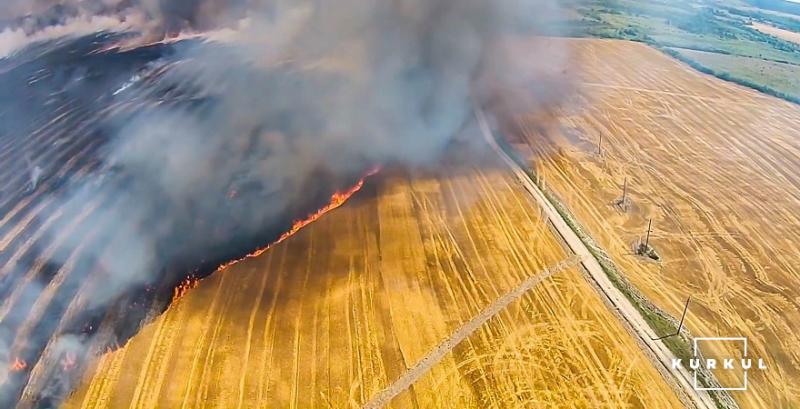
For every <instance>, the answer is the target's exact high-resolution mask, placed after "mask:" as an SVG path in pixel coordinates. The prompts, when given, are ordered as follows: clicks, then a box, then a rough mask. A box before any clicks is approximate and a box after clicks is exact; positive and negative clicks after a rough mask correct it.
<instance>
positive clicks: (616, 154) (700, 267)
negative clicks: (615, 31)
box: [509, 39, 800, 408]
mask: <svg viewBox="0 0 800 409" xmlns="http://www.w3.org/2000/svg"><path fill="white" fill-rule="evenodd" d="M554 41H564V42H570V45H572V46H574V47H575V48H576V49H577V50H578V54H579V56H580V57H579V58H580V59H581V60H582V62H583V64H581V66H582V70H583V71H582V72H580V73H576V75H577V76H578V77H579V80H580V83H581V87H580V88H581V92H580V94H581V95H580V97H579V98H578V101H577V102H576V105H573V106H572V108H570V109H563V110H562V111H561V112H557V113H555V114H554V115H552V116H551V117H549V118H543V117H541V116H540V117H532V116H525V115H520V116H517V117H516V118H515V123H514V126H513V127H510V128H509V135H513V136H512V139H514V140H512V142H514V143H516V144H518V145H517V146H519V147H520V148H521V149H522V151H523V152H525V153H526V154H527V155H529V156H530V158H531V161H532V163H533V164H534V166H535V168H536V170H537V172H538V173H539V174H540V175H541V177H542V178H543V179H544V183H545V184H546V185H547V186H548V188H549V189H550V190H551V191H553V192H554V194H555V195H557V196H558V197H559V198H560V200H562V201H563V202H564V203H565V204H566V205H567V206H568V207H569V209H570V210H571V211H572V213H573V214H574V215H575V216H576V218H577V220H579V221H580V222H581V223H582V224H583V226H584V228H585V229H586V230H587V231H588V232H589V233H590V234H591V235H592V236H593V237H594V239H595V240H596V241H597V242H598V243H599V244H600V245H601V246H602V247H603V248H605V250H606V251H607V252H608V253H609V254H610V255H611V257H612V258H613V260H614V262H615V263H616V264H617V266H618V267H619V268H620V270H621V271H622V272H623V273H624V274H625V275H626V276H627V278H628V279H629V280H630V281H631V282H632V283H633V284H634V285H635V286H636V287H638V289H639V290H640V291H641V292H642V293H643V294H644V295H645V296H646V297H648V298H649V299H651V300H652V301H654V302H655V304H657V305H658V306H659V307H661V308H662V309H664V310H666V311H667V312H669V313H670V314H672V315H673V316H675V317H680V314H681V311H682V309H683V305H684V302H685V300H686V297H687V296H691V297H692V303H691V306H690V309H689V315H688V318H687V325H688V328H689V330H690V331H691V332H692V334H693V335H694V336H702V337H714V336H722V337H726V336H744V337H747V338H748V339H749V350H748V351H749V352H748V356H753V357H759V358H764V359H765V361H766V363H767V366H768V369H767V370H765V371H751V372H750V379H749V380H750V382H749V390H747V391H742V392H732V396H733V397H734V398H735V399H736V400H737V401H738V403H739V404H740V405H741V406H742V407H746V408H777V407H795V406H798V405H800V369H799V368H800V286H798V282H799V280H800V268H799V267H798V263H797V255H798V254H800V244H798V241H799V240H800V220H798V217H797V215H798V214H800V178H799V177H798V176H797V171H796V169H797V166H798V165H799V164H800V134H799V133H798V131H797V130H798V129H800V108H798V106H796V105H793V104H791V103H788V102H785V101H782V100H779V99H777V98H772V97H768V96H765V95H763V94H759V93H758V92H755V91H753V90H750V89H747V88H744V87H740V86H736V85H733V84H730V83H727V82H724V81H721V80H718V79H716V78H713V77H711V76H706V75H703V74H700V73H697V72H695V71H693V70H692V69H690V68H689V67H688V66H686V65H684V64H682V63H679V62H677V61H675V60H672V59H670V58H669V57H667V56H666V55H664V54H662V53H660V52H659V51H657V50H654V49H652V48H649V47H647V46H645V45H643V44H638V43H631V42H624V41H608V40H578V39H574V40H568V39H559V40H554ZM576 106H577V108H575V107H576ZM545 124H546V125H545ZM512 128H513V129H512ZM601 135H602V139H603V142H602V153H601V154H598V152H597V143H598V141H599V139H600V137H601ZM626 178H627V179H628V194H629V196H628V197H629V198H630V199H631V201H632V206H631V208H630V210H628V211H627V212H624V211H622V210H620V209H619V208H617V207H615V206H614V205H613V203H614V202H615V201H616V200H618V199H619V198H620V197H621V195H622V190H623V183H624V181H625V179H626ZM650 218H652V219H653V225H654V232H653V234H652V236H651V244H652V245H653V246H654V247H655V249H656V250H657V251H658V253H659V254H660V255H661V256H662V260H661V262H660V263H655V262H650V261H644V260H642V259H641V258H638V257H636V256H634V255H633V254H632V248H633V243H635V242H636V241H637V240H639V239H640V238H641V237H642V236H643V235H644V233H645V229H646V228H647V222H648V219H650ZM711 350H712V351H713V352H720V351H716V350H715V348H711ZM736 386H738V385H736Z"/></svg>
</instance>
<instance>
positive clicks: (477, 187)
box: [65, 157, 680, 408]
mask: <svg viewBox="0 0 800 409" xmlns="http://www.w3.org/2000/svg"><path fill="white" fill-rule="evenodd" d="M471 162H473V165H469V166H467V165H455V164H452V163H451V164H448V165H446V166H444V167H443V169H446V170H439V171H429V172H415V173H412V174H408V173H406V172H400V171H388V172H384V174H383V175H380V176H378V177H377V178H376V179H374V180H373V181H371V182H370V183H368V185H367V186H366V187H365V188H364V190H362V191H361V192H359V194H358V195H357V196H356V197H354V198H353V199H351V201H350V202H348V203H347V204H345V205H344V206H343V207H341V208H339V209H337V210H335V211H333V212H331V213H330V214H328V215H326V216H325V217H323V218H322V219H321V220H319V221H317V222H316V223H314V224H312V225H310V226H308V227H307V228H306V229H304V230H302V231H300V232H299V233H298V234H297V235H295V236H293V237H292V238H290V239H289V240H287V241H285V242H283V243H281V244H279V245H278V246H276V247H274V248H273V249H271V250H269V251H268V252H266V253H264V254H263V255H261V256H259V257H256V258H251V259H248V260H245V261H243V262H240V263H238V264H235V265H234V266H232V267H229V268H228V269H226V270H224V271H219V272H217V273H215V274H214V275H212V276H211V277H209V278H208V279H206V280H204V281H202V282H201V283H200V284H199V286H198V287H197V288H195V289H193V290H191V291H189V292H188V294H187V295H185V296H184V297H182V298H181V299H180V300H179V301H177V302H176V303H174V304H173V305H172V306H171V307H170V308H169V310H168V311H167V312H166V313H165V314H164V315H162V316H161V317H159V318H158V319H157V320H155V321H154V322H153V323H151V324H149V325H147V326H146V327H145V328H144V329H143V330H142V331H141V332H140V333H139V334H138V335H137V336H135V337H134V338H133V339H132V340H131V341H130V342H129V343H128V344H127V345H126V346H124V347H123V348H121V349H119V350H117V351H115V352H113V353H108V354H105V355H103V356H102V357H101V358H100V359H99V361H98V363H97V365H96V368H91V369H89V370H88V371H87V373H86V376H85V379H84V382H83V383H82V385H81V386H80V387H79V388H78V390H77V391H76V392H74V393H73V394H72V396H71V398H70V399H69V401H68V402H67V403H66V405H65V407H67V408H105V407H114V408H117V407H131V408H156V407H158V408H202V407H226V408H241V407H248V408H249V407H287V408H310V407H336V408H340V407H359V406H361V405H363V404H364V403H365V402H367V401H368V400H369V399H370V398H371V397H372V396H373V395H375V394H377V393H378V392H380V391H381V390H382V389H384V388H386V387H387V386H388V385H389V384H390V383H391V382H392V381H394V380H395V379H397V378H398V377H399V376H400V375H401V374H402V373H403V372H404V371H405V370H406V368H408V367H411V366H412V365H413V364H414V363H416V362H417V361H418V360H420V359H421V358H423V357H424V356H426V354H428V353H429V351H430V350H431V349H433V348H434V347H435V346H436V345H437V344H438V343H439V342H440V341H442V340H443V339H445V338H446V337H447V336H448V335H449V334H450V333H451V332H453V331H454V330H455V329H456V328H457V327H458V326H459V325H460V324H462V323H464V322H466V321H468V320H469V319H470V318H471V317H473V316H474V315H476V314H477V313H478V312H480V310H481V309H482V308H483V307H485V306H486V305H488V304H489V303H491V302H492V301H493V300H494V299H496V298H497V297H499V296H500V295H502V294H503V293H505V292H506V291H508V290H510V289H511V288H513V287H515V286H516V285H518V284H519V283H520V282H521V281H523V280H524V279H525V278H527V277H529V276H531V275H535V274H538V273H539V272H541V271H542V270H543V269H545V268H546V267H548V266H550V265H552V264H554V263H556V262H558V261H560V260H563V259H565V258H566V257H568V255H567V254H565V251H564V250H563V249H562V248H561V245H560V244H559V243H558V242H557V241H556V239H555V238H554V237H555V236H554V235H553V233H552V232H551V231H550V230H549V228H548V226H547V223H546V221H545V220H543V219H542V217H541V216H540V215H539V210H538V209H537V208H536V207H535V204H534V203H533V202H532V201H531V200H530V198H529V197H528V196H527V195H526V193H525V192H524V191H523V190H522V189H521V188H520V187H519V186H518V185H517V184H516V182H515V180H514V177H513V176H512V174H511V173H510V172H509V171H508V170H506V169H504V168H502V167H501V165H498V163H497V161H496V159H490V158H486V157H484V158H483V159H481V160H480V162H481V163H480V164H474V163H475V162H474V161H471ZM565 405H566V406H569V407H584V408H590V407H591V408H594V407H640V408H644V407H647V408H654V407H658V408H672V407H680V402H679V401H678V399H677V398H676V396H675V395H674V393H673V392H672V390H671V389H670V387H669V386H668V385H667V383H666V382H665V381H664V380H663V379H662V378H661V377H660V375H659V373H658V372H657V371H656V370H655V369H654V367H653V366H652V364H651V363H650V361H649V360H648V359H647V357H646V356H645V355H644V354H643V353H642V352H641V350H640V348H639V346H638V345H637V344H636V343H635V342H634V341H633V339H632V338H631V337H630V336H629V335H628V334H627V333H626V332H625V330H624V329H623V327H622V326H621V324H620V323H619V322H618V321H617V319H616V318H615V317H614V316H613V315H612V314H611V313H610V312H609V311H608V310H607V308H606V306H605V305H604V304H603V302H602V301H601V299H600V298H599V296H598V295H596V293H595V292H594V290H593V289H592V288H591V287H590V286H589V285H588V284H587V282H586V281H585V279H584V278H583V276H582V274H581V273H580V272H579V271H578V270H577V268H574V267H573V268H572V269H569V270H566V271H564V272H562V273H559V274H558V275H556V276H554V277H553V278H550V279H548V280H547V281H545V282H544V283H542V284H540V285H539V286H538V287H536V288H535V289H533V290H532V291H530V292H528V293H526V294H525V295H524V296H523V297H522V298H521V299H520V300H519V301H518V302H515V303H513V304H512V305H511V306H510V307H509V308H507V309H505V310H504V311H503V312H501V313H500V314H499V315H497V316H495V317H494V318H493V319H491V320H490V321H489V322H488V323H487V324H486V325H484V326H483V327H481V329H480V330H479V331H477V332H475V333H473V334H472V335H471V336H470V337H469V338H468V339H467V341H465V342H463V343H461V344H460V345H458V346H457V347H456V348H455V349H454V350H453V351H452V352H450V353H448V355H447V356H446V357H445V359H444V360H443V361H441V362H440V363H439V364H437V365H435V366H434V367H433V368H432V370H431V371H430V372H428V373H427V374H426V375H425V376H423V377H422V379H421V380H420V381H419V382H417V383H415V384H414V385H412V387H411V388H409V389H407V390H405V391H404V392H403V393H401V394H400V395H399V396H397V398H395V399H394V400H392V401H391V402H390V406H392V407H398V408H406V407H418V408H433V407H441V408H455V407H458V408H467V407H475V408H477V407H481V408H492V407H503V408H505V407H537V408H541V407H565Z"/></svg>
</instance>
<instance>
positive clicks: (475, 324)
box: [364, 256, 580, 409]
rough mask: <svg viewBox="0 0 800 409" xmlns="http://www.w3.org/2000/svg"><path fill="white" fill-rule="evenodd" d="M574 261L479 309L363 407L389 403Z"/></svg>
mask: <svg viewBox="0 0 800 409" xmlns="http://www.w3.org/2000/svg"><path fill="white" fill-rule="evenodd" d="M578 261H580V259H579V258H578V257H577V256H573V257H570V258H568V259H566V260H564V261H562V262H560V263H558V264H556V265H555V266H553V267H551V268H549V269H547V270H545V271H544V272H542V273H540V274H537V275H533V276H531V277H529V278H528V279H527V280H525V281H523V282H522V283H521V284H520V285H519V286H518V287H516V288H514V289H513V290H511V291H509V292H508V293H506V294H503V296H501V297H500V298H498V299H496V300H495V301H494V302H492V303H491V304H489V306H488V307H486V308H485V309H484V310H483V311H481V312H480V313H479V314H478V315H476V316H475V317H474V318H472V319H471V320H469V321H467V322H466V323H464V325H462V326H461V327H459V328H458V329H457V330H456V331H455V332H454V333H453V334H452V335H450V336H449V337H448V338H447V339H445V340H444V341H442V343H440V344H439V345H437V346H436V348H434V349H433V350H432V351H431V352H430V353H429V354H428V355H425V356H424V357H423V358H422V359H420V360H419V361H418V362H417V363H416V364H414V366H413V367H411V368H410V369H409V370H408V371H406V372H404V373H403V374H402V375H400V378H398V379H397V380H396V381H394V382H393V383H392V384H391V385H389V387H387V388H386V389H384V390H383V391H381V392H380V393H379V394H377V395H375V396H374V397H373V398H372V399H371V400H370V401H369V402H367V403H366V404H365V405H364V409H377V408H382V407H384V406H386V405H387V404H389V402H390V401H391V400H392V399H394V397H395V396H397V395H399V394H400V393H401V392H403V391H405V390H407V389H408V388H409V387H410V386H411V385H413V384H414V383H416V382H417V381H418V380H419V379H420V378H422V377H423V376H424V375H425V374H427V373H428V371H430V370H431V368H433V367H434V366H435V365H436V364H438V363H439V362H441V360H442V359H444V357H445V355H447V354H448V353H450V352H452V351H453V348H455V347H456V346H457V345H458V344H460V343H461V342H463V341H464V340H465V339H467V338H468V337H469V336H470V335H472V334H473V333H474V332H475V331H477V330H478V329H479V328H480V327H481V326H483V325H484V324H486V322H487V321H489V320H490V319H491V318H493V317H494V316H495V315H497V314H498V313H500V311H502V310H503V309H505V308H506V307H508V305H509V304H511V303H512V302H514V301H517V300H519V298H520V297H522V295H523V294H525V293H526V292H528V291H530V290H531V289H532V288H534V287H536V286H537V285H538V284H539V283H541V282H542V281H544V280H546V279H548V278H550V277H552V276H553V274H557V273H559V272H561V271H562V270H564V269H566V268H569V267H572V266H574V265H575V264H576V263H578Z"/></svg>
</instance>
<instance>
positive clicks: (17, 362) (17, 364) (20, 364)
mask: <svg viewBox="0 0 800 409" xmlns="http://www.w3.org/2000/svg"><path fill="white" fill-rule="evenodd" d="M27 367H28V363H27V362H25V361H23V360H22V359H20V358H19V357H17V358H14V362H13V363H12V364H11V372H19V371H21V370H23V369H25V368H27Z"/></svg>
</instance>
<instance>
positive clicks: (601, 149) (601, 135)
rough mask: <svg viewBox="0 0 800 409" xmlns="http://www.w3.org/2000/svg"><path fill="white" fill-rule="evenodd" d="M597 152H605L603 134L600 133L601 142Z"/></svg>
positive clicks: (598, 144)
mask: <svg viewBox="0 0 800 409" xmlns="http://www.w3.org/2000/svg"><path fill="white" fill-rule="evenodd" d="M597 154H598V155H602V154H603V134H602V133H601V134H600V142H598V143H597Z"/></svg>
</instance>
